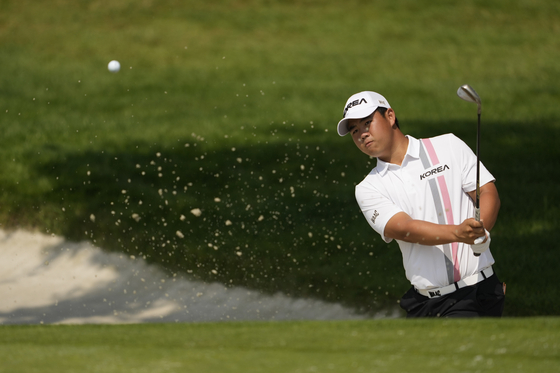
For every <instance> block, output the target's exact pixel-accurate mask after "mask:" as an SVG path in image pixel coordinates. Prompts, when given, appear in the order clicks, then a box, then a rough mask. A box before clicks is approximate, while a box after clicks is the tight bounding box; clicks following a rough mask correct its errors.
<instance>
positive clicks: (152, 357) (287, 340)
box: [0, 318, 560, 373]
mask: <svg viewBox="0 0 560 373" xmlns="http://www.w3.org/2000/svg"><path fill="white" fill-rule="evenodd" d="M559 331H560V324H559V321H558V319H557V318H517V319H501V320H489V319H486V320H477V321H473V320H419V321H412V320H385V321H356V322H354V321H340V322H338V321H337V322H281V323H210V324H149V325H119V326H108V325H97V326H87V325H85V326H2V327H0V361H1V362H2V364H1V367H0V371H2V372H3V373H9V372H10V373H11V372H14V373H15V372H18V373H19V372H26V373H31V372H41V373H47V372H57V373H60V372H77V371H79V372H107V373H109V372H119V373H120V372H150V373H155V372H200V373H204V372H216V371H220V372H243V373H249V372H271V373H272V372H283V373H286V372H418V373H421V372H430V373H431V372H434V371H437V372H457V371H460V372H506V373H512V372H542V373H545V372H556V371H557V369H558V365H559V364H560V332H559Z"/></svg>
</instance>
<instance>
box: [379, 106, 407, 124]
mask: <svg viewBox="0 0 560 373" xmlns="http://www.w3.org/2000/svg"><path fill="white" fill-rule="evenodd" d="M375 111H377V112H379V114H381V115H383V116H385V113H386V112H387V108H386V107H378V108H377V109H375ZM374 113H375V112H374ZM395 125H396V126H397V128H398V129H401V127H400V126H399V120H398V119H397V117H396V116H395Z"/></svg>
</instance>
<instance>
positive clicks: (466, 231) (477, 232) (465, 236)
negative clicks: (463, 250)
mask: <svg viewBox="0 0 560 373" xmlns="http://www.w3.org/2000/svg"><path fill="white" fill-rule="evenodd" d="M485 232H486V230H485V229H484V224H483V223H482V222H481V221H476V220H475V219H473V218H470V219H466V220H465V221H463V222H462V223H461V224H459V225H458V226H457V228H456V229H455V235H456V236H457V241H458V242H464V243H468V244H471V245H473V244H474V243H475V240H476V239H477V238H479V237H484V236H485V234H486V233H485Z"/></svg>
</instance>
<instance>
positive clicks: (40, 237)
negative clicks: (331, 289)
mask: <svg viewBox="0 0 560 373" xmlns="http://www.w3.org/2000/svg"><path fill="white" fill-rule="evenodd" d="M363 317H364V316H362V315H358V314H356V313H355V312H353V310H352V309H348V308H344V307H342V306H340V305H338V304H331V303H326V302H322V301H318V300H310V299H295V298H290V297H287V296H285V295H283V294H275V295H272V296H271V295H263V294H259V293H258V292H257V291H255V290H250V289H246V288H242V287H234V288H228V287H225V286H223V285H221V284H218V283H203V282H198V281H190V280H188V279H186V278H183V277H180V276H176V277H169V276H168V275H166V274H165V273H164V272H163V271H162V270H160V269H159V268H158V267H156V266H152V265H148V264H146V263H145V262H144V260H143V259H141V258H140V259H139V258H131V257H129V256H126V255H124V254H116V253H107V252H104V251H103V250H101V249H100V248H98V247H95V246H93V245H92V244H90V243H89V242H79V243H76V242H68V241H65V240H64V239H63V238H61V237H57V236H50V235H46V234H42V233H36V232H35V233H33V232H27V231H22V230H18V231H10V232H7V231H3V230H0V324H38V323H45V324H51V323H52V324H84V323H104V324H114V323H142V322H205V321H227V320H335V319H359V318H363Z"/></svg>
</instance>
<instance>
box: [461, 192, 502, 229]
mask: <svg viewBox="0 0 560 373" xmlns="http://www.w3.org/2000/svg"><path fill="white" fill-rule="evenodd" d="M468 194H469V196H470V197H471V198H472V200H473V201H474V200H476V190H473V191H472V192H469V193H468ZM499 211H500V196H499V195H498V189H497V188H496V185H495V184H494V183H493V182H490V183H487V184H484V185H483V186H481V187H480V220H482V221H483V223H484V228H486V230H487V231H488V232H490V231H491V230H492V228H493V227H494V224H496V219H498V212H499Z"/></svg>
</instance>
